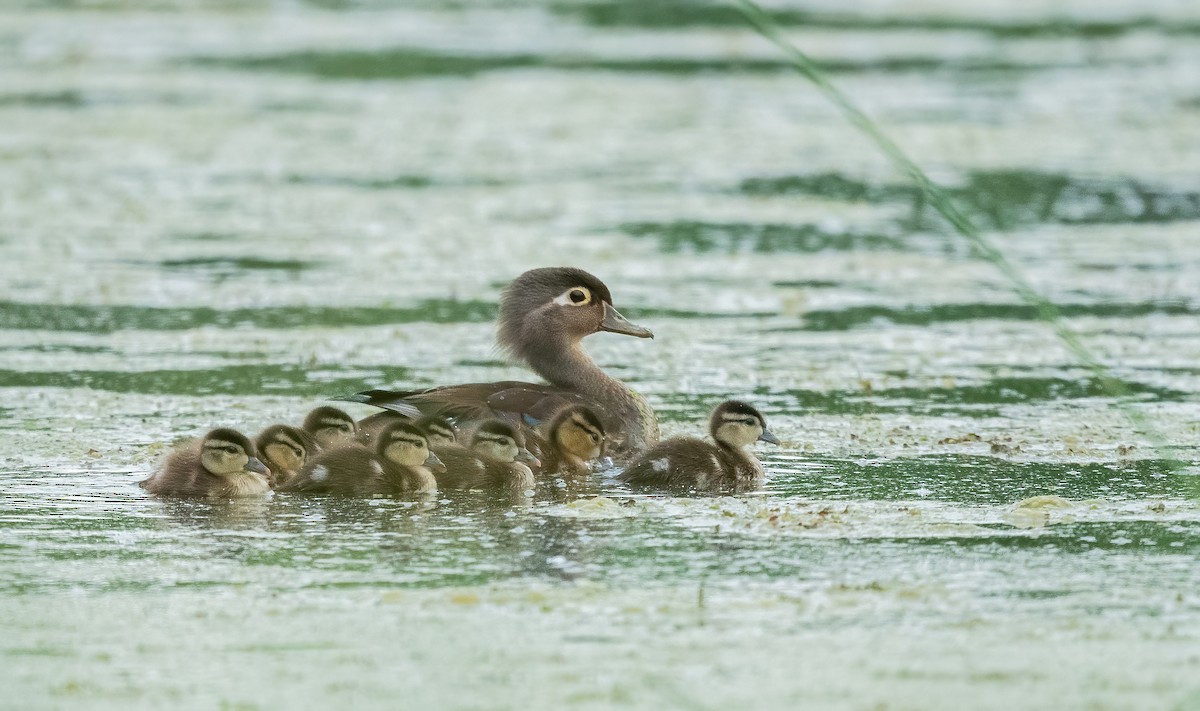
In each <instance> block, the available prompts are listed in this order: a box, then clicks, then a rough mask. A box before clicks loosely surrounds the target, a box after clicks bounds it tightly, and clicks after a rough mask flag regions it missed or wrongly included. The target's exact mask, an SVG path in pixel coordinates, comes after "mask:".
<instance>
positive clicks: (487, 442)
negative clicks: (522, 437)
mask: <svg viewBox="0 0 1200 711" xmlns="http://www.w3.org/2000/svg"><path fill="white" fill-rule="evenodd" d="M471 449H473V450H475V451H476V452H479V453H480V454H482V455H483V456H485V457H487V458H488V459H494V460H496V461H497V462H515V461H517V455H518V454H520V453H521V449H520V447H518V446H517V443H516V441H514V440H513V438H512V437H506V436H504V435H494V434H486V433H481V434H478V435H476V436H475V443H474V444H472V445H471Z"/></svg>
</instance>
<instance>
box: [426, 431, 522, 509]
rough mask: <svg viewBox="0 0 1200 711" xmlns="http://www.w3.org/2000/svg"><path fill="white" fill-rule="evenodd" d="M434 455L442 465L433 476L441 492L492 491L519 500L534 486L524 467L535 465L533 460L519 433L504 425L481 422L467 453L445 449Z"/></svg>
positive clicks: (458, 449) (461, 449) (465, 451)
mask: <svg viewBox="0 0 1200 711" xmlns="http://www.w3.org/2000/svg"><path fill="white" fill-rule="evenodd" d="M437 454H438V456H439V457H441V458H442V459H443V461H444V462H445V463H446V471H445V472H443V473H440V474H437V480H438V486H439V487H441V488H442V489H495V490H500V491H503V492H505V493H506V494H509V495H510V496H511V497H514V498H520V497H524V496H526V495H527V494H526V492H532V491H533V488H534V486H535V485H536V483H535V482H534V479H533V471H532V470H531V469H530V468H529V466H528V465H529V464H537V463H538V460H537V457H534V456H533V455H532V454H530V453H529V450H527V449H525V447H524V445H523V440H522V437H521V432H520V430H519V429H518V428H516V427H513V426H512V425H510V424H508V423H506V422H501V421H499V420H489V421H487V422H484V423H483V424H481V425H480V426H479V428H478V429H477V430H476V431H475V434H474V436H473V437H472V439H471V447H470V448H469V449H468V448H466V447H446V448H440V449H438V450H437Z"/></svg>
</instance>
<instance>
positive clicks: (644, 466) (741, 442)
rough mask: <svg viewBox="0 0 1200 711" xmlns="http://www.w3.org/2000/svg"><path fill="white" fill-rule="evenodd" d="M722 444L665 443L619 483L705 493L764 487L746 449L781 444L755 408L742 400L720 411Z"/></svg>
mask: <svg viewBox="0 0 1200 711" xmlns="http://www.w3.org/2000/svg"><path fill="white" fill-rule="evenodd" d="M709 434H710V435H712V438H713V440H714V441H715V442H716V444H715V445H714V444H709V443H708V442H705V441H703V440H699V439H694V438H691V437H680V438H676V439H669V440H666V441H664V442H660V443H658V444H657V445H655V446H654V447H651V448H650V449H648V450H646V451H645V452H642V454H641V455H640V456H638V457H637V459H635V460H633V461H632V462H631V463H630V464H629V466H627V467H626V468H625V471H624V472H623V473H622V474H621V475H620V476H619V477H618V479H620V480H621V481H624V482H625V483H626V484H630V485H632V486H660V487H667V488H674V489H691V490H700V491H735V492H737V491H749V490H752V489H756V488H758V487H760V486H762V483H763V481H764V479H765V473H764V472H763V467H762V464H761V463H760V462H759V461H758V459H757V458H756V457H754V455H753V454H751V453H750V452H747V451H746V450H745V447H746V446H748V445H750V444H751V443H753V442H755V441H758V440H761V441H763V442H770V443H771V444H779V440H778V439H777V438H776V437H775V435H773V434H771V433H770V432H769V431H767V423H766V420H764V419H763V416H762V413H760V412H759V411H758V410H756V409H755V408H754V407H752V406H750V405H748V404H746V403H744V402H740V401H738V400H727V401H725V402H723V403H721V404H720V405H718V406H717V409H716V410H714V411H713V414H712V419H711V420H710V421H709Z"/></svg>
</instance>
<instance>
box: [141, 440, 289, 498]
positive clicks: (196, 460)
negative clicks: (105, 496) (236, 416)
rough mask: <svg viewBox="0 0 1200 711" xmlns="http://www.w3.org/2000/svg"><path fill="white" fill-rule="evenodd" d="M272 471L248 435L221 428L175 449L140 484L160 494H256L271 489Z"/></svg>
mask: <svg viewBox="0 0 1200 711" xmlns="http://www.w3.org/2000/svg"><path fill="white" fill-rule="evenodd" d="M269 474H270V470H269V469H267V468H266V466H264V465H263V463H262V462H260V461H258V459H257V458H256V457H255V450H254V445H253V444H251V442H250V440H248V439H246V436H245V435H243V434H242V433H241V432H238V431H237V430H231V429H227V428H221V429H215V430H213V431H212V432H209V433H208V434H206V435H204V437H203V438H201V439H200V440H199V441H198V442H193V443H191V444H190V445H189V446H187V447H185V448H183V449H178V450H176V451H174V452H172V453H171V454H170V455H168V456H167V458H166V460H164V461H163V463H162V466H160V467H159V468H158V470H157V471H155V472H154V473H153V474H151V475H150V476H149V477H148V478H147V479H145V480H144V481H142V482H140V485H141V487H142V488H143V489H145V490H146V491H148V492H150V493H151V494H157V495H159V496H208V497H212V498H225V497H233V496H256V495H262V494H266V493H267V492H269V491H270V490H271V485H270V483H269V482H268V480H267V477H268V475H269Z"/></svg>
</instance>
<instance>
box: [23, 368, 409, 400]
mask: <svg viewBox="0 0 1200 711" xmlns="http://www.w3.org/2000/svg"><path fill="white" fill-rule="evenodd" d="M365 372H366V374H365V375H364V374H363V373H364V369H362V368H358V369H355V374H354V375H339V374H337V372H336V371H333V372H331V371H321V370H315V369H313V368H311V367H308V366H302V365H269V364H252V365H250V364H244V365H228V366H223V367H220V368H207V369H200V370H144V371H124V370H122V371H117V370H69V371H17V370H0V387H8V388H90V389H92V390H106V391H109V392H117V393H147V394H163V395H245V396H253V395H296V396H305V397H311V396H331V395H343V394H346V393H350V392H354V391H356V390H361V389H362V388H363V386H364V385H366V384H368V383H377V382H397V381H404V380H407V379H408V378H409V376H410V372H409V370H408V369H406V368H401V367H397V366H379V367H375V368H369V369H365Z"/></svg>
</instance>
